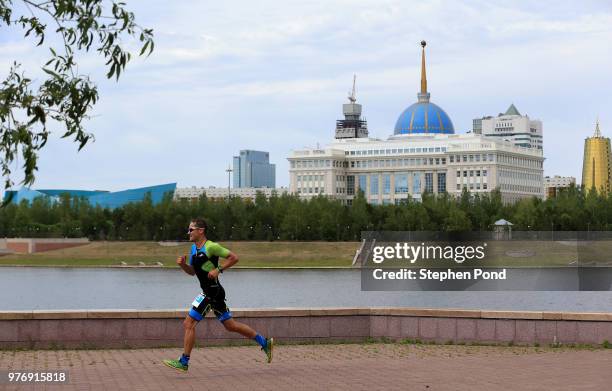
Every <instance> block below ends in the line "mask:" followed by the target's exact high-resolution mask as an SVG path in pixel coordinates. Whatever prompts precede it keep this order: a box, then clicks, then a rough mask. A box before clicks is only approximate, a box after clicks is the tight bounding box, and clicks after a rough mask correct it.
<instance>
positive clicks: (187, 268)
mask: <svg viewBox="0 0 612 391" xmlns="http://www.w3.org/2000/svg"><path fill="white" fill-rule="evenodd" d="M206 229H207V225H206V221H204V219H193V220H192V221H191V223H190V224H189V232H188V233H189V240H190V241H192V242H193V243H194V244H193V245H192V246H191V254H190V256H189V259H188V260H186V259H185V258H186V257H185V256H182V257H179V258H178V259H177V260H176V263H177V264H178V265H179V266H180V267H181V269H183V271H184V272H185V273H187V274H189V275H192V276H193V275H194V274H195V275H196V276H197V277H198V280H200V287H201V288H202V293H201V294H199V295H198V296H197V297H196V298H195V300H194V301H193V303H192V307H191V310H189V314H188V315H187V316H186V317H185V320H184V321H183V327H184V329H185V338H184V351H183V354H182V355H181V357H179V359H178V360H164V364H166V365H167V366H169V367H171V368H175V369H178V370H180V371H187V369H188V368H189V355H190V354H191V349H193V345H194V344H195V327H196V325H197V324H198V322H199V321H200V320H202V318H204V316H205V315H206V313H207V312H208V311H210V310H213V312H214V314H215V316H216V317H217V319H218V320H219V321H220V322H221V323H222V324H223V326H224V327H225V329H226V330H228V331H233V332H236V333H240V334H242V335H244V336H245V337H247V338H252V339H254V340H255V341H256V342H257V343H258V344H259V345H261V349H262V350H263V351H264V353H266V356H267V357H268V362H271V361H272V348H273V346H274V339H273V338H264V337H262V336H261V335H260V334H258V333H257V332H255V330H253V329H252V328H251V327H249V326H247V325H246V324H244V323H240V322H237V321H235V320H234V319H232V313H231V312H230V310H229V308H227V305H226V304H225V290H224V289H223V287H222V286H221V284H220V283H219V280H218V277H219V273H223V271H224V270H227V269H229V268H230V267H232V266H233V265H235V264H236V263H237V262H238V256H237V255H236V254H234V253H233V252H231V251H229V250H228V249H226V248H223V247H221V246H220V245H219V244H217V243H215V242H213V241H212V240H208V239H207V238H206ZM219 257H221V258H226V259H227V261H225V262H224V264H223V265H221V264H220V263H219Z"/></svg>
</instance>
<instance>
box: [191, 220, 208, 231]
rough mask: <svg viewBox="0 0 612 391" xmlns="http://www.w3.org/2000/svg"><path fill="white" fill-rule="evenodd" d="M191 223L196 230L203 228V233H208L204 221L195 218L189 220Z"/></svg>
mask: <svg viewBox="0 0 612 391" xmlns="http://www.w3.org/2000/svg"><path fill="white" fill-rule="evenodd" d="M191 222H192V223H194V224H195V226H196V227H197V228H203V229H204V232H208V224H206V220H204V219H203V218H201V217H196V218H195V219H191Z"/></svg>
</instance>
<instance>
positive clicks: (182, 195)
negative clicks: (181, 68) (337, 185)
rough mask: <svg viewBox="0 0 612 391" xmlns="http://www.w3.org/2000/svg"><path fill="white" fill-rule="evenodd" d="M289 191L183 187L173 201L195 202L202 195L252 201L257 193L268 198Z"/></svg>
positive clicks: (264, 188) (250, 188) (177, 191)
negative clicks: (273, 194) (188, 200)
mask: <svg viewBox="0 0 612 391" xmlns="http://www.w3.org/2000/svg"><path fill="white" fill-rule="evenodd" d="M288 191H289V189H288V188H286V187H281V188H275V189H273V188H269V187H242V188H238V189H236V188H232V189H229V190H228V188H227V187H225V188H223V187H214V186H210V187H195V186H192V187H183V188H177V189H176V190H175V192H174V198H175V199H191V200H197V199H198V198H200V196H202V195H203V194H206V197H208V198H211V199H222V198H227V196H228V194H231V196H232V197H240V198H243V199H250V200H254V199H255V196H256V195H257V192H261V193H263V194H264V195H265V196H266V198H269V197H270V196H271V195H272V192H276V194H277V195H278V196H281V195H283V194H286V193H288Z"/></svg>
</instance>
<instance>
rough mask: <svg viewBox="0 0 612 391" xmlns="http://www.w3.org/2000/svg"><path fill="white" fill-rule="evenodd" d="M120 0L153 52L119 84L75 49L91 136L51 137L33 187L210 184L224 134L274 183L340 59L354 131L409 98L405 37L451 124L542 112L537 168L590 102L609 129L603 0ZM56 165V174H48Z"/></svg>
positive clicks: (562, 148)
mask: <svg viewBox="0 0 612 391" xmlns="http://www.w3.org/2000/svg"><path fill="white" fill-rule="evenodd" d="M128 7H129V8H130V9H131V10H133V11H134V12H135V14H136V17H137V20H138V21H139V23H140V24H142V25H143V26H147V27H152V28H154V30H155V37H156V46H155V51H154V52H153V54H152V55H151V56H150V57H149V58H147V59H140V58H138V59H134V60H133V61H132V62H131V63H130V64H129V65H128V69H127V71H126V72H125V74H123V75H122V77H121V79H120V81H119V83H116V82H115V81H109V80H106V79H105V78H104V70H103V69H102V68H101V67H102V64H103V61H100V59H99V58H98V57H97V56H96V54H95V53H93V54H90V55H84V56H82V57H81V58H80V60H79V61H80V65H81V68H80V69H81V70H82V71H83V72H86V73H89V72H91V73H92V74H93V77H94V78H95V80H96V81H97V82H98V86H99V89H100V96H101V100H100V102H99V104H98V105H97V107H96V109H95V115H96V117H95V118H94V119H93V120H92V121H90V123H89V125H88V126H89V127H90V129H91V130H92V131H94V132H95V134H96V137H97V141H96V143H95V145H92V146H91V147H87V149H86V150H85V151H84V152H83V153H80V154H76V152H74V150H75V148H73V147H74V146H72V145H70V144H69V143H67V142H66V141H64V142H63V144H62V143H61V142H59V141H58V142H57V143H53V145H52V147H51V148H50V149H49V151H46V152H45V153H44V157H43V159H41V164H40V165H41V172H40V175H39V180H40V181H41V183H45V184H46V185H47V186H49V185H50V184H51V183H57V186H59V187H63V185H62V182H63V181H67V180H70V181H71V183H73V184H75V185H78V183H79V181H82V183H84V184H85V183H90V181H91V175H92V173H94V175H97V174H95V173H96V172H97V170H99V167H101V166H102V167H104V172H102V173H100V181H101V183H99V186H98V187H99V188H109V189H116V188H117V186H119V185H124V184H129V183H132V182H133V183H134V185H136V184H138V185H146V184H147V183H143V182H144V181H151V182H162V181H172V180H176V181H178V182H179V184H181V185H184V186H188V185H198V186H208V185H221V186H224V184H225V183H226V180H227V177H226V174H225V171H224V170H225V168H226V167H227V164H228V163H229V162H230V161H231V157H232V156H233V155H235V154H237V153H238V151H239V150H240V149H260V150H269V151H270V154H271V157H272V159H273V163H276V164H277V182H278V185H286V184H287V183H288V164H287V161H286V157H287V156H288V155H289V153H290V150H292V149H296V148H301V147H303V146H304V145H311V146H312V145H315V144H316V143H317V142H319V143H321V144H325V143H326V142H329V141H331V139H332V138H333V129H334V126H335V120H336V119H339V118H341V117H342V113H341V109H342V108H341V105H342V103H344V102H345V101H346V92H347V91H348V90H349V89H350V87H351V82H352V75H353V73H357V74H358V78H357V98H358V101H359V102H360V103H362V104H363V105H364V108H363V109H364V115H365V116H366V118H367V120H368V123H369V127H370V134H371V135H373V136H375V137H381V138H384V137H386V136H388V135H389V134H390V133H391V132H392V128H393V125H394V123H395V120H396V119H397V116H398V115H399V113H400V112H401V111H402V110H403V109H404V108H405V107H407V106H408V105H410V104H412V103H413V102H414V101H415V100H416V92H417V89H418V86H419V77H420V74H419V66H420V47H419V42H420V40H421V39H426V40H427V42H428V46H427V62H428V81H429V87H430V92H431V93H432V100H433V101H434V102H436V103H438V104H440V105H441V106H442V107H443V108H444V109H445V110H446V111H447V112H448V113H449V115H450V116H451V118H452V119H453V122H454V124H455V127H456V128H457V129H460V130H461V131H465V130H469V129H470V127H471V120H472V118H475V117H479V116H482V115H486V114H496V113H498V112H500V111H503V110H505V109H506V108H507V106H508V105H509V104H510V103H512V102H514V103H515V104H517V107H518V108H519V110H521V112H526V113H528V114H529V115H530V116H532V117H535V118H539V119H541V120H542V121H543V123H544V134H545V136H544V143H545V155H546V157H547V161H546V168H545V173H546V174H561V175H574V176H576V177H580V170H581V167H580V164H581V163H580V162H581V160H582V157H581V154H582V142H583V139H584V137H585V136H586V135H590V133H591V132H592V129H591V128H592V123H593V121H594V118H595V116H597V115H598V114H599V115H600V118H601V122H602V130H603V131H604V134H606V133H607V134H609V135H612V125H610V124H612V113H611V112H610V110H609V107H612V94H611V93H610V89H609V86H610V85H611V82H612V76H611V75H610V72H609V69H611V68H612V54H611V53H610V50H608V48H609V46H610V42H612V10H611V9H610V6H609V5H607V3H606V2H597V1H585V2H581V3H580V4H577V3H574V2H563V1H562V2H559V1H554V2H553V1H542V2H537V3H528V2H520V3H517V2H514V1H484V0H466V1H441V0H434V1H427V2H424V1H384V0H367V1H359V2H354V1H348V0H346V1H327V2H301V1H290V2H280V3H279V2H277V1H272V0H269V1H261V2H256V3H254V2H247V1H237V2H231V3H222V2H217V3H212V2H192V1H185V0H177V1H173V2H171V3H169V2H162V1H147V2H136V3H133V4H132V3H129V4H128ZM132 45H133V47H136V44H132ZM46 50H47V49H46V48H41V49H34V48H33V47H32V45H31V42H29V41H24V40H23V38H22V37H21V36H19V35H16V34H13V35H10V36H4V37H3V39H2V41H0V60H1V64H2V65H1V66H2V67H4V66H6V64H9V63H10V60H11V59H13V58H19V59H21V60H22V61H23V62H24V65H25V66H27V69H28V70H30V69H31V68H33V69H34V71H33V72H39V71H38V69H39V68H40V65H42V63H43V62H44V59H45V58H46V55H47V52H46ZM1 69H4V68H1ZM606 123H607V124H608V125H607V127H606V125H605V124H606ZM60 145H63V147H61V146H60ZM194 145H198V146H199V145H203V146H204V147H203V148H202V150H203V151H205V152H204V153H205V158H206V162H207V167H206V175H201V174H200V173H198V172H192V171H191V170H189V169H186V168H185V164H184V162H185V160H184V159H176V156H183V154H185V153H187V154H190V153H191V151H192V149H193V146H194ZM185 151H186V152H185ZM190 156H191V155H190ZM70 159H72V160H70ZM69 161H70V162H72V163H68V162H69ZM73 162H78V164H79V165H78V168H77V167H76V166H75V165H74V163H73ZM145 162H146V164H145V166H146V170H143V168H142V167H143V163H145ZM70 164H71V165H72V166H70ZM67 165H68V166H67ZM65 167H71V171H73V174H72V175H70V178H67V177H66V175H62V174H60V173H62V172H63V170H65ZM109 170H110V171H111V172H116V173H117V176H116V177H113V176H112V175H110V174H108V173H107V171H109ZM157 179H158V180H157ZM169 179H170V180H169ZM579 181H580V180H579ZM129 186H131V185H129ZM132 187H133V186H132Z"/></svg>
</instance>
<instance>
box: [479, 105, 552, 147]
mask: <svg viewBox="0 0 612 391" xmlns="http://www.w3.org/2000/svg"><path fill="white" fill-rule="evenodd" d="M472 132H473V133H474V134H482V135H484V136H488V137H496V138H499V139H502V140H506V141H510V142H511V143H513V144H514V145H516V146H518V147H525V148H536V149H542V145H543V143H542V121H540V120H532V119H530V118H529V116H528V115H521V113H520V112H519V111H518V110H517V108H516V106H514V104H511V105H510V107H508V110H506V112H505V113H499V115H498V116H497V117H492V116H487V117H482V118H476V119H474V120H473V121H472Z"/></svg>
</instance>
